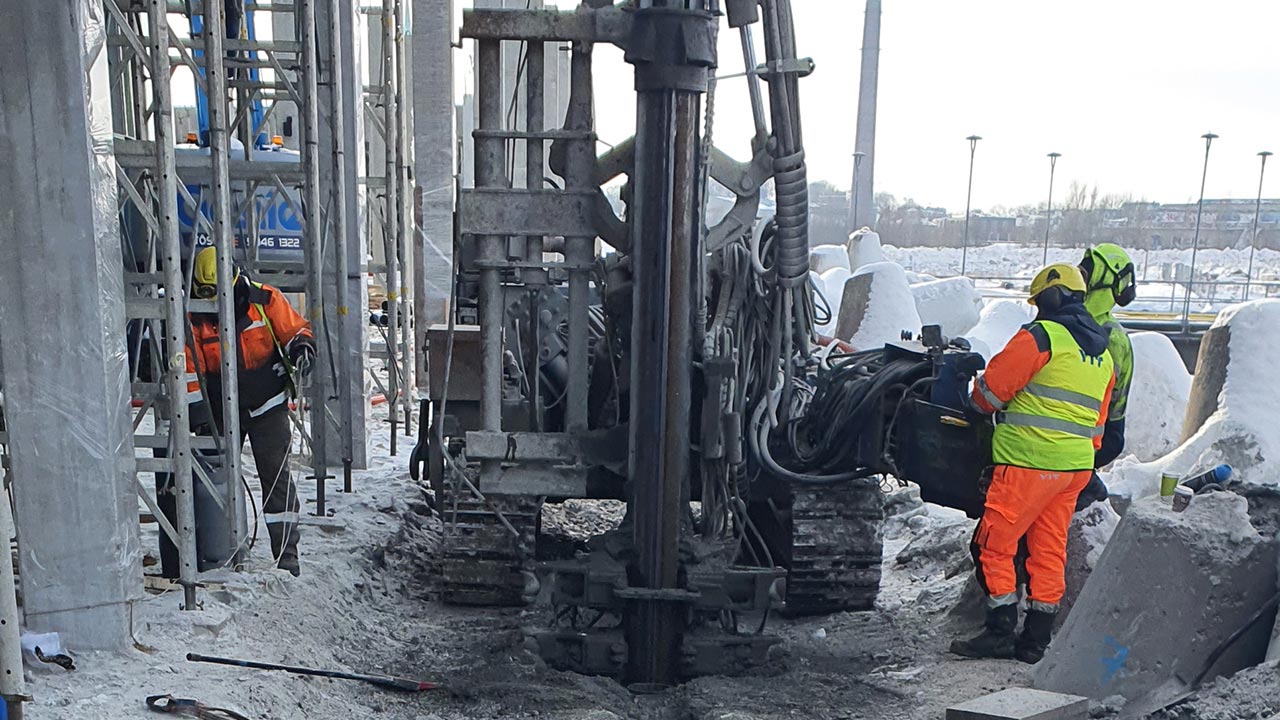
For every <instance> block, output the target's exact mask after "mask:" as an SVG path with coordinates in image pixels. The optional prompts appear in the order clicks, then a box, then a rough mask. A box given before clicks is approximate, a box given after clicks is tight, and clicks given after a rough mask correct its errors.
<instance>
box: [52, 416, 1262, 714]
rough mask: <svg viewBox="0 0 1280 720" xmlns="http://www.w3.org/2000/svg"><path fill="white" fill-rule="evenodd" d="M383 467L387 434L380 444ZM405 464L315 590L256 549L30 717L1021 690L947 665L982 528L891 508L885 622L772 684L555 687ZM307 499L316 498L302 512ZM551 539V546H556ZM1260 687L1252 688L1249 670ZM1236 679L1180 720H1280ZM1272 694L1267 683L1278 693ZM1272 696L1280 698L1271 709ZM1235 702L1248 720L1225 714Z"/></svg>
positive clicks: (147, 610) (791, 704)
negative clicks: (459, 596) (455, 592)
mask: <svg viewBox="0 0 1280 720" xmlns="http://www.w3.org/2000/svg"><path fill="white" fill-rule="evenodd" d="M374 442H375V446H376V447H375V452H376V453H380V454H381V455H382V456H384V457H385V454H386V453H385V450H386V447H385V446H386V442H387V438H386V436H385V430H381V431H380V432H379V434H378V435H377V436H375V439H374ZM402 462H403V461H402V460H396V459H387V460H385V461H382V462H381V464H379V465H378V466H377V467H375V468H373V469H371V470H369V471H366V472H363V473H359V474H358V475H357V477H356V489H357V492H356V493H354V494H352V495H337V496H335V497H333V498H332V503H333V506H334V507H335V509H336V518H338V519H339V520H341V521H342V526H341V528H335V529H331V530H328V531H322V530H319V529H316V528H308V530H307V533H306V534H305V535H304V538H303V543H302V552H303V576H302V577H301V578H297V579H295V578H292V577H290V576H288V575H287V574H284V573H281V572H279V571H276V570H274V569H271V568H270V567H269V564H268V559H267V558H266V557H265V549H264V548H256V549H255V551H254V553H253V556H252V558H251V565H250V569H249V570H248V571H247V572H244V573H239V574H229V573H224V574H216V573H215V574H212V575H208V576H207V577H206V578H205V579H206V580H209V581H222V582H223V583H224V584H223V585H222V586H220V587H218V588H217V589H214V590H209V591H205V592H202V593H201V597H202V600H203V609H202V610H201V611H199V612H182V611H180V610H179V609H178V601H179V599H180V598H179V596H175V595H174V594H165V595H158V596H148V597H147V598H146V599H145V600H144V601H143V602H141V603H140V604H139V606H138V609H137V622H136V632H135V634H136V637H137V641H138V649H137V650H136V651H133V652H130V653H126V654H123V655H105V654H87V655H81V656H79V657H78V658H77V660H78V668H77V669H76V670H75V671H72V672H65V671H63V670H61V669H47V668H37V669H32V670H30V672H29V676H30V691H31V692H32V694H33V695H34V697H35V700H34V702H33V704H32V706H31V707H30V708H29V716H30V717H35V718H55V719H65V720H71V719H73V718H74V719H76V720H80V719H83V718H113V719H114V718H129V717H148V716H149V714H148V713H147V712H146V711H145V709H144V706H143V700H144V698H145V697H146V696H147V695H151V694H158V693H173V694H174V695H176V696H179V697H186V698H194V699H197V700H200V701H201V702H204V703H207V704H209V705H214V706H221V707H227V708H231V709H234V710H237V711H239V712H241V713H244V714H245V715H246V716H247V717H250V718H254V719H255V720H257V719H259V718H262V719H266V718H271V719H293V718H314V717H322V716H332V717H344V718H345V717H351V718H366V717H368V718H388V719H390V720H409V719H410V718H447V719H454V718H458V719H461V718H564V719H566V720H610V719H612V718H656V719H663V720H667V719H669V720H750V719H763V718H789V717H796V718H819V719H825V718H833V719H834V718H868V719H870V718H940V717H942V716H943V714H944V711H945V708H946V707H948V706H950V705H952V704H955V703H958V702H961V701H964V700H967V699H970V698H973V697H977V696H980V695H984V694H987V693H989V692H994V691H997V690H1000V689H1003V688H1006V687H1014V686H1023V685H1026V684H1027V683H1028V682H1029V672H1028V670H1029V668H1028V667H1027V666H1024V665H1022V664H1020V663H1016V662H1013V661H964V660H960V659H958V658H954V657H952V656H949V655H948V654H947V653H946V652H945V648H946V646H947V644H948V642H949V640H950V639H951V637H953V636H955V635H956V634H961V633H967V632H972V631H974V630H975V629H976V624H975V622H974V619H975V616H974V615H973V614H972V613H967V612H964V611H957V610H956V607H957V606H959V607H960V608H961V609H962V610H963V608H965V607H970V606H971V605H970V604H969V603H966V602H965V601H966V600H971V599H972V598H970V597H969V596H970V595H971V594H972V593H973V590H972V588H971V587H969V583H968V576H969V575H970V572H969V569H968V566H967V565H966V564H965V563H966V557H967V553H968V550H967V535H968V533H969V532H970V528H971V527H972V526H971V523H970V521H967V520H965V519H964V518H963V517H962V516H957V515H956V514H954V513H951V512H950V511H946V510H943V509H941V508H936V507H933V506H923V505H921V504H920V503H919V501H918V498H913V497H911V496H910V491H907V492H906V493H905V494H906V497H901V496H899V497H895V498H894V499H893V502H892V503H891V507H892V508H893V517H891V519H890V521H889V523H888V525H887V526H886V534H887V538H886V544H885V577H884V583H883V591H882V594H881V600H880V607H879V608H878V609H877V610H876V611H872V612H865V613H842V614H836V615H830V616H825V617H814V618H806V619H785V618H779V617H771V618H770V620H769V631H770V632H772V633H774V634H776V635H777V636H779V637H780V638H781V640H782V642H781V643H780V644H779V645H778V646H777V648H775V657H774V658H773V662H771V663H770V664H769V665H768V666H767V667H764V668H760V669H758V670H756V671H755V672H753V673H752V674H749V675H747V676H744V677H704V678H698V679H695V680H693V681H691V682H688V683H686V684H685V685H683V686H681V687H677V688H674V689H670V690H667V691H664V692H661V693H657V694H648V695H639V694H632V693H630V692H628V691H627V690H626V689H624V688H623V687H621V686H620V685H618V684H617V683H615V682H614V681H612V680H609V679H605V678H594V677H584V676H579V675H574V674H571V673H564V672H558V671H554V670H550V669H548V668H547V667H546V666H545V665H544V664H543V663H542V662H541V661H540V660H539V659H538V658H537V657H535V656H533V655H532V654H530V653H529V652H527V651H526V650H525V644H524V634H523V631H524V629H525V628H528V627H533V626H537V625H539V624H543V623H546V622H547V620H548V611H547V609H545V608H531V609H523V610H521V609H491V608H485V609H477V608H457V607H447V606H444V605H442V604H440V603H439V602H438V600H437V599H436V589H437V581H436V579H435V577H434V570H435V568H434V564H433V563H434V561H433V552H434V550H435V548H436V547H437V545H438V542H439V537H440V526H439V522H438V520H437V519H436V518H435V517H433V516H432V514H431V511H430V509H429V507H428V506H427V504H426V503H425V502H424V496H423V493H422V491H421V489H420V488H418V487H417V486H416V485H414V484H413V483H412V482H411V481H410V480H409V478H408V477H407V472H406V471H405V469H404V467H403V465H402ZM311 492H312V491H311V489H310V488H309V487H307V486H306V485H305V484H304V486H303V488H302V494H303V496H304V497H305V496H308V495H309V493H311ZM621 511H622V507H621V506H620V505H618V504H616V503H591V502H575V503H569V504H566V505H564V506H561V507H553V508H550V510H549V512H548V513H547V516H546V518H545V519H544V529H545V530H547V531H548V535H549V536H551V537H552V542H553V544H552V546H553V547H559V548H560V550H561V551H563V550H565V549H566V548H573V547H575V546H577V545H578V543H579V542H580V541H581V539H582V538H581V537H578V536H579V535H582V534H583V533H582V532H581V531H582V529H583V528H591V529H592V530H593V531H598V530H604V529H608V528H609V527H612V526H613V525H614V524H616V523H617V522H618V521H619V520H620V519H621ZM557 538H558V539H557ZM191 651H194V652H200V653H206V654H215V655H224V656H231V657H240V658H249V659H257V660H265V661H274V662H286V663H294V664H302V665H310V666H320V667H333V668H341V669H349V670H355V671H367V672H383V673H391V674H396V675H402V676H407V677H413V678H420V679H425V680H433V681H437V682H440V683H442V684H443V685H444V687H445V689H444V690H441V691H437V692H430V693H421V694H413V695H407V694H401V693H395V692H390V691H386V690H380V689H377V688H373V687H370V686H366V685H362V684H359V683H352V682H348V681H335V680H326V679H316V678H303V677H296V676H291V675H282V674H275V673H266V672H261V671H255V670H244V669H239V668H229V667H221V666H207V665H195V664H192V663H188V662H186V661H184V659H183V658H184V655H185V653H187V652H191ZM1251 672H1252V671H1251ZM1238 677H1240V679H1239V680H1237V681H1235V682H1236V683H1238V684H1237V685H1230V684H1229V683H1228V682H1227V681H1224V682H1222V683H1220V684H1219V685H1218V686H1214V687H1213V688H1210V689H1209V690H1207V691H1206V693H1204V694H1203V697H1204V699H1203V700H1199V701H1197V702H1195V703H1188V704H1185V705H1184V706H1182V707H1180V708H1178V709H1177V714H1168V715H1166V716H1165V717H1168V718H1179V719H1181V718H1197V719H1198V718H1205V719H1208V718H1226V717H1253V716H1255V713H1256V712H1262V711H1263V710H1264V709H1265V710H1270V709H1273V708H1275V707H1280V701H1276V696H1277V694H1278V692H1280V690H1278V689H1277V685H1278V683H1277V680H1276V675H1275V671H1274V668H1272V670H1271V671H1270V673H1269V674H1268V673H1266V672H1260V673H1258V674H1255V675H1249V676H1247V677H1244V676H1243V674H1242V676H1238ZM1268 683H1270V684H1268ZM1267 690H1269V691H1270V692H1267ZM1242 695H1247V696H1248V697H1249V700H1248V701H1247V704H1245V705H1242V708H1244V707H1247V708H1250V710H1249V713H1246V714H1231V712H1232V711H1231V708H1232V707H1233V705H1232V703H1233V702H1235V701H1236V699H1237V698H1239V697H1240V696H1242Z"/></svg>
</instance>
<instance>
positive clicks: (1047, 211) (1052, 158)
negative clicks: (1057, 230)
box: [1041, 152, 1062, 265]
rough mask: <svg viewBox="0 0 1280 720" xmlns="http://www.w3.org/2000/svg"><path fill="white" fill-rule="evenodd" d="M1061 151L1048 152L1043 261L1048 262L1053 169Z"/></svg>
mask: <svg viewBox="0 0 1280 720" xmlns="http://www.w3.org/2000/svg"><path fill="white" fill-rule="evenodd" d="M1060 157H1062V153H1056V152H1051V153H1049V202H1048V204H1047V205H1045V208H1044V261H1043V262H1042V263H1041V264H1043V265H1048V264H1049V228H1050V227H1051V226H1052V225H1053V171H1054V170H1055V169H1057V167H1058V158H1060Z"/></svg>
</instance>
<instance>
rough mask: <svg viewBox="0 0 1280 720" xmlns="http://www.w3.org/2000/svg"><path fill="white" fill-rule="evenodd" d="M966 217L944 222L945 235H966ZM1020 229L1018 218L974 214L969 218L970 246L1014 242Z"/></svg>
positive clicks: (953, 218) (950, 218)
mask: <svg viewBox="0 0 1280 720" xmlns="http://www.w3.org/2000/svg"><path fill="white" fill-rule="evenodd" d="M964 224H965V223H964V216H963V215H961V216H959V217H948V218H946V219H945V220H944V221H943V234H944V235H945V236H951V235H953V234H954V233H957V232H958V233H961V235H962V236H963V233H964ZM1017 228H1018V218H1015V217H1004V216H1000V215H983V214H981V213H977V212H975V213H973V214H972V215H971V216H970V218H969V244H970V245H991V244H994V243H1003V242H1012V241H1013V235H1014V231H1015V230H1017Z"/></svg>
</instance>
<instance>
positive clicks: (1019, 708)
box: [947, 688, 1089, 720]
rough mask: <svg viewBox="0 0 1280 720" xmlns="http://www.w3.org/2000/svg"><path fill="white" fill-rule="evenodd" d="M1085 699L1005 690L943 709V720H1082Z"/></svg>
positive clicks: (1023, 690) (1011, 689) (1014, 689)
mask: <svg viewBox="0 0 1280 720" xmlns="http://www.w3.org/2000/svg"><path fill="white" fill-rule="evenodd" d="M1088 715H1089V700H1088V698H1083V697H1080V696H1079V695H1062V694H1059V693H1052V692H1045V691H1043V690H1033V689H1031V688H1009V689H1008V690H1001V691H1000V692H998V693H993V694H991V695H987V696H985V697H980V698H976V699H974V700H969V701H967V702H964V703H961V704H959V705H956V706H954V707H949V708H947V720H1083V718H1085V717H1087V716H1088Z"/></svg>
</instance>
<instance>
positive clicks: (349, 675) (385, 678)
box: [187, 0, 440, 692]
mask: <svg viewBox="0 0 1280 720" xmlns="http://www.w3.org/2000/svg"><path fill="white" fill-rule="evenodd" d="M303 1H304V2H305V0H303ZM187 660H188V661H189V662H202V663H213V664H214V665H232V666H234V667H243V668H252V669H254V670H281V671H284V672H287V673H293V674H294V675H310V676H312V677H327V678H334V679H337V680H356V681H358V682H366V683H369V684H371V685H377V686H378V687H385V688H390V689H392V690H404V691H406V692H421V691H423V690H436V689H438V688H439V687H440V685H438V684H437V683H432V682H423V681H421V680H410V679H409V678H401V677H395V676H392V675H373V674H368V673H353V672H345V671H342V670H317V669H315V668H307V667H299V666H297V665H281V664H279V663H264V662H257V661H255V660H236V659H233V658H224V657H214V656H211V655H200V654H198V653H187Z"/></svg>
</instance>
